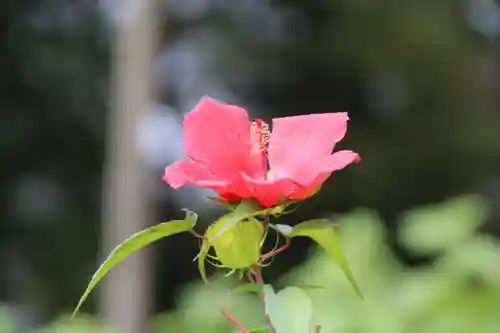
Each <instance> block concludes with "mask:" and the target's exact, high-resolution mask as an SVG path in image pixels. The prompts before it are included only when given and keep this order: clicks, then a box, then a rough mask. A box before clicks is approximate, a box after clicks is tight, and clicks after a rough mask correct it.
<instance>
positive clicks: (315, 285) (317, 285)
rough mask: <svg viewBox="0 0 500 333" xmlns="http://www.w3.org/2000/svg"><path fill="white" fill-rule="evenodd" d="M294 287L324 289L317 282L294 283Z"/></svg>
mask: <svg viewBox="0 0 500 333" xmlns="http://www.w3.org/2000/svg"><path fill="white" fill-rule="evenodd" d="M295 287H297V288H300V289H304V290H305V289H326V287H325V286H320V285H319V284H299V285H296V286H295Z"/></svg>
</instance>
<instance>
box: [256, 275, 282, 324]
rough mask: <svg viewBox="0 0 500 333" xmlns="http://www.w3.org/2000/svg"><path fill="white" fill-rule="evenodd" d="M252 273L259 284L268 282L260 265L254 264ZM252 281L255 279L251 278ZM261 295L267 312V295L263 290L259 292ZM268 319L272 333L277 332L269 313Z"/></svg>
mask: <svg viewBox="0 0 500 333" xmlns="http://www.w3.org/2000/svg"><path fill="white" fill-rule="evenodd" d="M252 273H253V277H254V279H253V280H254V281H255V283H257V284H261V285H265V284H266V283H265V282H264V279H263V278H262V270H261V268H260V267H259V266H254V268H253V269H252ZM251 282H252V283H253V281H252V280H251ZM259 297H260V300H261V302H262V305H263V306H264V312H266V300H265V297H264V293H263V292H260V293H259ZM266 319H267V322H268V324H269V328H270V329H271V332H272V333H277V331H276V328H274V326H273V323H272V321H271V317H269V315H268V314H267V313H266Z"/></svg>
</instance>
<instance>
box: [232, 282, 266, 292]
mask: <svg viewBox="0 0 500 333" xmlns="http://www.w3.org/2000/svg"><path fill="white" fill-rule="evenodd" d="M263 289H264V286H263V285H261V284H258V283H245V284H242V285H239V286H238V287H236V288H233V289H232V290H231V291H233V292H250V293H260V292H262V290H263Z"/></svg>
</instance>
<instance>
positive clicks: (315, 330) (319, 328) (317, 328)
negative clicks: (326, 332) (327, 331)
mask: <svg viewBox="0 0 500 333" xmlns="http://www.w3.org/2000/svg"><path fill="white" fill-rule="evenodd" d="M319 331H321V326H319V325H316V326H314V333H319Z"/></svg>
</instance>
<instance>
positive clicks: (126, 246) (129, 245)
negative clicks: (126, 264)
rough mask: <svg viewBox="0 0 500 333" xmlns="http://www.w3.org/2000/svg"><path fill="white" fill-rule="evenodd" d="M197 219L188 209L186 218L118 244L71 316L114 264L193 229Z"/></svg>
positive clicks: (97, 272)
mask: <svg viewBox="0 0 500 333" xmlns="http://www.w3.org/2000/svg"><path fill="white" fill-rule="evenodd" d="M197 221H198V215H196V214H195V213H193V212H190V211H186V218H185V219H184V220H174V221H169V222H164V223H160V224H157V225H155V226H152V227H150V228H147V229H144V230H142V231H139V232H138V233H136V234H134V235H132V236H131V237H129V238H128V239H126V240H125V241H124V242H123V243H121V244H120V245H118V246H117V247H116V248H115V249H114V250H113V251H112V252H111V253H110V254H109V256H108V258H107V259H106V260H105V261H104V262H103V263H102V264H101V266H100V267H99V269H98V270H97V271H96V272H95V273H94V275H93V276H92V279H91V280H90V283H89V284H88V286H87V289H86V290H85V292H84V293H83V296H82V297H81V298H80V300H79V302H78V305H77V306H76V308H75V311H74V312H73V315H72V317H71V318H73V317H74V316H75V315H76V314H77V312H78V310H79V309H80V307H81V306H82V304H83V302H84V301H85V299H87V297H88V296H89V294H90V293H91V292H92V290H93V289H94V288H95V286H96V285H97V283H99V281H101V280H102V278H104V276H105V275H106V274H107V273H108V272H109V271H110V270H111V269H112V268H113V267H114V266H116V265H117V264H119V263H120V262H121V261H123V260H124V259H125V258H127V257H128V256H130V255H131V254H132V253H133V252H135V251H137V250H139V249H141V248H143V247H145V246H147V245H149V244H151V243H153V242H155V241H157V240H159V239H161V238H164V237H167V236H170V235H174V234H178V233H181V232H185V231H189V230H191V229H192V228H193V227H194V226H195V224H196V222H197Z"/></svg>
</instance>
